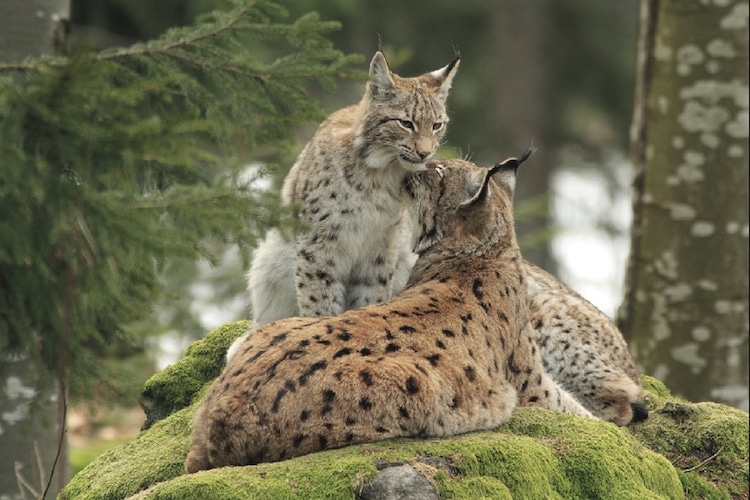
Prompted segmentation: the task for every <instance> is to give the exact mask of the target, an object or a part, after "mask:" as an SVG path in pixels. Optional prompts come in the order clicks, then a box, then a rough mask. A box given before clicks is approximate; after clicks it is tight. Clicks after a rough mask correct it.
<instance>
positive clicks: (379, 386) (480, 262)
mask: <svg viewBox="0 0 750 500" xmlns="http://www.w3.org/2000/svg"><path fill="white" fill-rule="evenodd" d="M523 159H525V156H524V157H522V158H521V159H520V160H515V159H511V160H506V161H505V162H503V163H501V164H499V165H496V166H495V167H493V168H492V169H484V168H480V167H477V166H475V165H472V164H471V163H468V162H466V161H463V160H458V159H454V160H448V161H445V162H434V163H431V164H429V166H428V168H427V169H426V170H424V171H420V172H416V173H413V174H410V175H409V177H408V179H407V180H406V185H405V191H406V193H407V196H410V197H412V198H413V199H414V201H415V202H416V205H417V211H418V220H419V223H420V228H421V230H420V234H419V238H418V243H417V253H418V254H419V259H418V260H417V262H416V265H415V266H414V270H413V272H412V275H411V277H410V278H409V282H408V284H407V286H406V289H405V290H404V291H403V292H402V293H401V294H400V295H399V296H397V297H395V298H393V299H391V300H389V301H387V302H384V303H382V304H376V305H371V306H368V307H364V308H361V309H356V310H349V311H346V312H344V313H343V314H341V315H338V316H333V317H326V318H289V319H285V320H280V321H276V322H273V323H270V324H267V325H265V326H261V327H259V328H258V329H256V330H255V331H254V332H253V334H252V335H251V336H250V337H249V338H247V339H245V341H244V343H243V344H242V345H241V346H240V347H239V349H238V352H237V355H236V356H235V357H234V358H233V359H232V360H231V361H230V362H229V364H228V365H227V366H226V367H225V369H224V371H223V372H222V374H221V376H220V377H219V379H218V380H217V381H216V382H215V383H214V385H213V386H212V388H211V390H210V391H209V394H208V396H207V399H206V401H205V403H204V404H203V406H202V407H201V408H200V409H199V410H198V412H197V413H196V417H195V420H194V423H193V441H192V446H191V449H190V452H189V454H188V457H187V461H186V464H185V465H186V469H187V471H188V472H196V471H199V470H202V469H209V468H213V467H222V466H228V465H246V464H255V463H259V462H268V461H277V460H283V459H286V458H290V457H294V456H298V455H304V454H306V453H311V452H314V451H318V450H323V449H328V448H337V447H341V446H345V445H348V444H356V443H364V442H369V441H376V440H380V439H386V438H392V437H396V436H449V435H454V434H458V433H463V432H468V431H472V430H477V429H488V428H491V427H495V426H497V425H499V424H501V423H502V422H504V421H506V420H507V419H508V418H509V417H510V415H511V412H512V411H513V409H514V407H515V406H516V405H522V406H540V407H544V408H548V409H551V410H558V411H564V412H569V413H573V414H577V415H580V416H585V417H592V415H591V414H590V413H589V412H588V410H586V409H585V408H583V407H582V406H581V405H580V404H579V403H578V402H577V401H576V400H575V399H574V398H573V397H572V396H570V395H569V394H568V393H567V392H566V391H565V390H563V389H562V388H560V387H559V386H558V385H557V384H556V383H555V382H554V381H553V380H552V379H551V378H550V377H549V376H548V375H547V374H546V373H545V372H544V369H543V367H542V361H541V357H540V351H539V349H538V347H537V345H536V343H535V341H534V334H533V331H532V329H531V325H530V322H529V307H528V300H527V296H526V290H525V288H524V280H525V271H524V269H525V265H524V263H523V259H522V258H521V253H520V251H519V249H518V245H517V243H516V239H515V232H514V228H513V210H512V200H511V198H512V194H513V189H514V185H515V175H516V168H517V166H518V164H519V163H520V162H521V161H523Z"/></svg>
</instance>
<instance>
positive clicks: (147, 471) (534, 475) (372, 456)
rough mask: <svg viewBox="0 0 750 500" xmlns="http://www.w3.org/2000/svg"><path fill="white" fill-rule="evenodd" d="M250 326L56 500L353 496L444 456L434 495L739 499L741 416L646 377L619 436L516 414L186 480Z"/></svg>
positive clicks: (435, 472)
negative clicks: (398, 470)
mask: <svg viewBox="0 0 750 500" xmlns="http://www.w3.org/2000/svg"><path fill="white" fill-rule="evenodd" d="M246 328H247V323H246V322H240V323H233V324H231V325H227V326H225V327H223V328H221V329H219V330H217V331H215V332H212V333H211V334H210V335H209V336H207V337H206V338H205V339H203V340H202V341H199V342H197V343H195V344H193V346H191V348H190V350H189V351H188V353H187V354H186V356H185V358H184V359H183V360H182V361H180V362H179V363H177V364H175V365H173V366H172V367H170V368H171V369H167V370H164V371H163V372H161V373H160V374H157V375H155V376H154V377H153V378H152V379H151V380H150V381H149V383H150V387H151V390H152V391H154V392H152V394H155V395H158V399H155V400H154V401H158V403H159V404H160V405H164V406H165V408H167V403H168V405H169V408H171V410H170V411H169V412H168V413H171V414H170V416H168V417H167V418H165V419H163V420H161V421H159V422H157V423H156V424H155V425H153V427H151V428H150V429H148V430H146V431H144V432H142V433H141V434H140V435H139V436H138V437H137V438H136V439H134V440H133V441H131V442H129V443H127V444H125V445H122V446H120V447H118V448H116V449H114V450H112V451H110V452H107V453H105V454H104V455H102V456H100V457H99V458H97V459H96V460H94V462H93V463H91V464H90V465H89V466H88V467H86V468H85V469H84V470H83V471H82V472H80V473H79V474H77V475H76V476H75V477H74V478H73V480H72V481H71V482H70V484H69V485H68V486H67V488H66V489H65V491H64V492H63V493H62V494H61V497H60V498H61V499H69V498H75V499H84V500H85V499H89V498H90V499H94V498H96V499H102V500H107V499H115V498H116V499H121V498H133V499H178V498H179V499H185V500H191V499H205V498H211V499H217V500H221V499H235V498H236V499H240V498H242V499H245V498H251V499H252V498H314V499H325V498H354V497H355V495H356V494H357V493H358V492H359V491H360V490H361V488H362V487H363V485H364V484H365V483H366V482H368V481H369V480H371V479H372V478H373V477H374V476H375V474H376V473H377V471H376V469H375V467H374V465H373V461H375V460H386V461H389V462H409V463H414V462H415V461H416V459H418V458H420V457H426V456H431V457H443V458H445V459H446V460H447V461H448V462H449V464H450V465H451V466H452V467H453V468H454V469H455V471H457V473H456V474H455V475H454V474H452V473H451V474H448V473H446V471H444V470H442V469H435V468H431V467H430V466H427V465H424V464H416V466H417V467H418V468H419V470H420V471H422V472H423V473H424V474H425V475H426V476H427V477H428V478H430V479H431V481H432V482H433V484H435V486H436V488H437V490H438V492H439V494H440V495H441V497H442V498H452V499H470V498H471V499H474V498H492V499H506V498H508V499H510V498H514V499H523V498H528V499H537V498H551V499H566V500H567V499H576V498H582V499H583V498H600V499H617V500H620V499H638V500H641V499H667V498H729V497H730V494H731V496H732V497H739V498H743V497H744V498H747V495H748V484H747V481H748V475H747V469H748V446H747V443H748V417H747V414H746V413H744V412H741V411H739V410H735V409H732V408H728V407H726V406H722V405H718V404H713V403H700V404H691V403H687V402H681V401H679V400H677V399H676V398H673V397H672V396H671V394H670V393H669V391H668V389H667V388H666V387H664V385H663V384H661V383H660V382H658V381H656V380H654V379H651V378H650V377H644V387H645V389H646V398H645V400H646V403H647V405H648V406H649V409H650V411H651V416H650V418H649V419H648V420H647V421H645V422H642V423H638V424H635V425H632V426H629V427H627V428H619V427H617V426H615V425H613V424H610V423H606V422H600V421H594V420H588V419H582V418H578V417H574V416H570V415H563V414H559V413H554V412H549V411H545V410H541V409H530V408H519V409H517V410H516V411H515V412H514V414H513V418H512V419H511V420H510V421H509V422H508V423H506V424H505V425H503V426H501V427H499V428H498V429H494V430H491V431H485V432H475V433H469V434H465V435H461V436H455V437H452V438H444V439H426V440H418V439H396V440H391V441H381V442H376V443H369V444H365V445H360V446H352V447H347V448H342V449H339V450H330V451H325V452H320V453H314V454H311V455H306V456H303V457H298V458H295V459H292V460H287V461H284V462H278V463H272V464H260V465H256V466H247V467H227V468H222V469H215V470H211V471H204V472H200V473H197V474H191V475H185V474H184V460H185V457H186V455H187V451H188V448H189V446H190V422H191V419H192V415H193V413H194V411H195V409H196V408H197V405H198V404H199V403H200V400H201V397H202V396H203V395H204V394H205V390H206V388H207V387H208V385H209V382H211V381H212V380H213V377H215V376H216V375H213V376H212V375H211V374H212V373H216V374H218V371H219V370H220V368H221V366H223V356H224V352H225V351H226V348H227V347H228V346H229V345H230V344H231V342H232V341H233V339H234V338H236V337H237V336H238V335H240V334H241V333H242V332H244V331H245V329H246ZM211 363H214V365H218V366H219V368H218V369H217V368H216V366H210V365H211ZM183 372H186V373H188V375H186V374H185V373H183ZM157 389H158V390H157ZM186 402H187V403H186ZM188 403H192V406H190V407H187V408H182V407H184V406H186V405H187V404H188ZM181 408H182V409H181ZM165 411H167V410H165ZM670 462H671V463H670Z"/></svg>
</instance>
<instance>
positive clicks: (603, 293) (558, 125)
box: [3, 0, 747, 472]
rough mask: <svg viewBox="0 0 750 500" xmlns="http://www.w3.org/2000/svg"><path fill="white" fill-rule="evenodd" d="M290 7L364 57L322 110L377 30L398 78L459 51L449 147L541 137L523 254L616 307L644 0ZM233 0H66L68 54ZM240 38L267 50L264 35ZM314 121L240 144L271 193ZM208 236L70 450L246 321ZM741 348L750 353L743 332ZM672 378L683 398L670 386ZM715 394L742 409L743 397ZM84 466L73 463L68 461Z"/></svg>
mask: <svg viewBox="0 0 750 500" xmlns="http://www.w3.org/2000/svg"><path fill="white" fill-rule="evenodd" d="M3 1H4V0H3ZM284 5H285V6H286V7H287V8H288V10H289V13H290V15H289V19H295V18H297V17H299V16H301V15H303V14H306V13H308V12H310V11H317V12H319V13H320V16H321V18H322V19H323V20H336V21H340V22H341V29H340V30H337V31H334V32H332V33H330V34H329V35H327V38H329V39H330V40H331V41H332V43H333V46H334V47H335V48H337V49H339V50H341V51H343V52H345V53H347V54H361V56H362V57H361V59H360V60H361V63H360V64H359V65H357V66H356V69H358V70H361V71H362V74H360V75H359V78H357V77H350V78H347V79H343V80H340V81H338V82H337V85H336V90H335V92H330V91H329V90H326V89H322V88H319V87H314V88H311V89H310V91H311V92H313V94H312V96H313V97H314V98H315V99H317V100H319V101H321V102H322V103H323V106H324V108H325V109H326V110H327V111H333V110H335V109H338V108H341V107H343V106H346V105H349V104H352V103H354V102H356V101H358V100H359V98H360V97H361V95H362V92H363V88H364V84H363V79H362V78H363V77H364V71H365V70H366V68H367V61H369V59H370V57H371V56H372V54H373V53H374V51H375V50H376V49H377V47H378V39H379V38H381V39H382V41H383V48H384V52H385V54H386V56H387V58H388V61H389V63H390V65H391V68H392V69H393V70H394V71H395V72H396V73H398V74H400V75H402V76H414V75H417V74H421V73H423V72H426V71H430V70H433V69H436V68H439V67H442V66H444V65H445V64H447V63H448V62H449V61H450V60H451V59H452V58H453V56H454V50H459V51H460V52H461V55H462V61H461V68H460V70H459V72H458V74H457V77H456V80H455V81H454V84H453V89H452V91H451V95H450V97H449V101H448V107H449V113H450V116H451V124H450V126H449V129H448V134H447V142H446V144H445V147H444V149H443V150H442V151H441V153H440V154H443V155H447V156H450V155H461V156H464V157H468V158H470V159H471V160H472V161H474V162H476V163H478V164H484V165H489V164H492V163H495V162H497V161H498V160H501V159H504V158H506V157H508V156H515V155H518V154H519V153H520V152H522V151H523V150H525V148H527V147H528V146H529V145H530V144H533V145H534V146H535V147H536V148H537V153H536V154H535V156H534V159H533V161H532V162H530V163H529V164H528V166H525V167H524V168H525V170H524V171H523V175H522V176H521V180H520V182H519V185H518V189H517V198H516V206H517V218H518V226H519V227H518V233H519V237H520V239H521V244H522V247H523V251H524V253H525V255H526V257H527V258H529V259H530V260H532V261H533V262H535V263H537V264H538V265H540V266H542V267H544V268H545V269H547V270H549V271H550V272H552V273H554V274H556V275H557V276H559V277H560V278H561V279H562V280H563V281H564V282H566V283H567V284H569V285H570V286H572V287H573V288H574V289H575V290H577V291H578V292H579V293H581V294H582V295H583V296H584V297H586V298H587V299H589V300H590V301H592V302H593V303H594V304H595V305H597V306H598V307H599V308H600V309H602V310H603V311H604V312H605V313H607V314H608V315H609V316H611V317H613V318H614V317H615V316H616V314H617V308H618V306H619V305H620V303H621V302H622V300H623V294H624V281H625V272H626V261H627V256H628V251H629V245H630V241H631V235H630V227H631V219H632V212H633V209H632V204H631V184H632V182H633V165H632V160H631V153H630V148H631V144H630V138H629V129H630V125H631V121H632V118H633V109H634V95H635V79H636V54H637V41H638V31H639V1H638V0H623V1H620V2H594V1H590V0H568V1H566V2H559V1H555V0H532V1H529V0H504V1H501V2H485V1H480V0H464V1H462V2H454V1H449V0H430V1H429V2H428V1H426V0H412V1H410V2H402V1H396V0H381V1H377V2H375V1H356V0H326V1H325V2H322V1H314V0H298V1H290V2H286V3H284ZM229 7H231V5H230V3H229V2H226V1H222V0H162V1H160V2H144V1H132V0H72V2H71V18H70V24H69V27H68V28H69V32H68V45H69V49H68V50H69V53H71V54H72V53H74V52H75V51H76V48H77V47H78V46H79V45H80V44H82V43H84V42H85V41H92V42H93V44H94V47H95V48H96V49H97V50H103V49H107V48H113V47H127V46H131V45H132V44H134V43H137V42H144V41H148V40H152V39H155V38H158V37H159V36H160V35H162V34H163V33H164V32H165V31H166V30H168V29H169V28H172V27H175V26H187V25H191V24H192V23H193V22H194V20H195V19H196V17H197V16H199V15H200V14H203V13H206V12H210V11H212V10H216V9H226V8H229ZM245 49H246V50H247V51H249V52H252V51H255V50H258V51H260V50H267V49H265V48H263V44H262V43H259V45H258V47H254V46H247V47H245ZM745 50H746V49H745ZM350 76H351V75H350ZM745 85H746V83H745ZM317 125H318V122H317V121H314V120H310V121H309V123H307V124H306V125H303V126H300V127H299V128H298V129H295V135H296V136H297V141H296V144H295V146H294V147H292V148H291V149H290V150H289V151H287V152H285V153H279V152H278V149H279V148H270V147H268V148H264V147H263V146H262V145H259V147H257V148H256V149H254V150H252V151H245V154H244V157H243V158H242V161H243V162H244V163H245V164H247V166H248V167H247V174H248V175H252V172H253V171H255V169H257V167H258V166H260V165H267V164H274V165H278V169H277V172H276V173H275V176H274V178H273V179H272V180H271V181H270V182H269V185H270V186H272V188H278V187H279V186H280V184H281V180H282V179H283V176H284V174H285V173H286V171H287V170H288V168H289V167H290V166H291V165H292V163H293V162H294V159H295V157H296V155H297V153H298V152H299V151H300V150H301V148H302V147H303V146H304V144H305V142H306V141H307V140H308V139H309V138H310V137H311V136H312V134H313V132H314V130H315V128H316V127H317ZM239 148H240V153H241V156H242V147H241V146H239ZM744 154H745V155H747V153H746V151H745V152H744ZM217 168H218V167H217ZM214 175H215V176H219V175H220V172H218V171H217V172H215V174H214ZM744 230H745V231H747V226H745V229H744ZM205 245H206V247H209V248H210V250H211V252H212V253H213V254H215V255H218V256H219V257H220V258H219V259H217V260H215V261H214V262H209V261H208V260H202V261H197V262H196V261H195V260H193V259H191V258H186V259H169V260H168V261H166V262H165V263H164V267H163V269H162V274H161V278H160V279H161V280H162V282H163V287H164V292H165V293H163V294H162V296H160V297H159V299H158V301H157V303H155V305H154V309H153V314H152V315H151V316H150V317H148V318H146V319H141V320H139V321H137V322H131V323H129V324H128V325H126V331H127V334H128V338H129V342H126V343H122V342H117V343H113V344H112V345H110V346H108V349H107V352H106V353H103V359H104V362H105V363H107V364H108V365H109V367H110V368H111V369H112V371H113V372H114V373H120V374H122V376H121V377H120V378H119V379H118V380H117V381H116V385H117V387H116V390H115V391H107V392H102V393H101V394H97V395H96V396H97V397H94V398H91V399H90V400H89V401H85V402H83V403H78V404H77V406H76V411H75V412H73V413H72V414H71V415H69V423H70V426H71V429H72V433H71V443H72V448H73V449H74V451H75V449H76V448H81V447H84V446H85V447H87V449H88V450H90V453H92V454H97V453H99V452H100V451H101V448H97V447H96V446H94V447H91V440H90V439H86V438H85V436H86V435H87V434H88V435H90V436H94V437H95V440H101V439H106V440H111V439H113V438H117V437H118V431H117V430H116V429H119V428H120V427H122V425H123V420H125V421H126V422H125V424H124V425H126V426H127V428H128V429H130V431H131V432H136V431H137V427H138V426H139V425H140V424H141V422H142V420H141V417H142V414H141V413H140V410H138V409H137V399H138V394H139V390H140V388H141V386H142V384H143V382H144V381H145V380H146V378H148V377H149V376H150V375H151V374H153V373H154V372H155V371H157V370H159V369H161V368H163V367H164V366H165V365H166V364H169V363H172V362H174V361H175V360H177V359H179V357H180V356H181V355H182V353H183V351H184V349H185V348H186V347H187V346H188V345H189V344H190V343H191V342H193V341H194V340H196V339H199V338H201V337H203V336H204V335H205V334H206V333H207V332H208V331H210V330H211V329H213V328H215V327H217V326H219V325H221V324H223V323H227V322H230V321H234V320H237V319H244V318H247V317H249V310H248V307H247V297H246V294H245V281H244V273H245V270H246V268H247V257H248V252H247V250H248V249H247V248H246V249H245V250H246V251H245V252H244V253H243V252H242V248H239V249H238V247H237V245H234V244H232V243H231V242H221V241H206V242H205ZM745 253H746V250H745ZM745 283H746V278H745ZM744 300H745V302H746V300H747V294H746V292H745V297H744ZM744 314H745V315H746V314H747V312H746V311H745V312H744ZM735 347H737V348H739V349H745V350H746V349H747V339H746V333H745V337H744V340H743V341H742V343H741V345H739V346H735ZM746 359H747V358H745V360H746ZM636 361H638V360H637V359H636ZM680 369H684V370H688V366H680V365H679V363H676V367H675V371H678V370H680ZM744 370H745V373H747V366H746V365H745V366H744ZM678 377H679V375H678ZM670 388H671V389H673V390H674V392H675V393H676V394H678V395H679V394H682V393H683V391H682V389H681V388H680V387H676V386H674V384H673V385H671V386H670ZM745 388H746V383H745ZM688 392H689V391H688ZM735 396H736V395H735ZM709 397H710V396H706V397H705V399H708V398H709ZM714 399H716V400H720V401H722V400H721V399H720V398H714ZM738 401H739V402H738ZM722 402H726V403H728V404H734V405H737V406H740V407H742V408H743V409H745V410H747V407H746V405H747V397H745V398H744V399H742V398H740V399H737V398H736V397H733V398H727V399H726V400H723V401H722ZM743 405H744V406H743ZM132 408H136V409H135V410H128V409H132ZM104 428H106V429H107V431H106V432H105V433H102V432H101V430H102V429H104ZM126 437H127V436H126ZM76 439H79V440H78V441H76ZM113 443H114V441H109V442H108V443H106V444H105V445H104V446H111V445H112V444H113ZM85 461H86V458H85V457H84V458H79V459H78V465H76V464H75V463H74V471H73V472H75V468H76V467H80V465H81V464H83V463H85ZM74 462H76V460H75V459H74Z"/></svg>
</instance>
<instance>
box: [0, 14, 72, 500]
mask: <svg viewBox="0 0 750 500" xmlns="http://www.w3.org/2000/svg"><path fill="white" fill-rule="evenodd" d="M69 11H70V0H33V1H32V0H1V1H0V61H3V62H20V61H22V60H23V59H25V58H27V57H38V56H41V55H51V54H55V55H65V52H66V47H65V41H66V35H67V26H68V24H67V19H68V15H69ZM29 335H33V333H31V332H30V333H29ZM4 355H5V354H4ZM6 356H7V355H6ZM6 361H7V362H6V363H4V365H5V370H4V371H3V372H2V373H0V388H2V390H1V391H0V450H2V459H0V464H2V466H0V497H2V498H8V499H16V498H18V499H20V498H42V497H43V496H44V497H45V498H55V497H56V496H57V493H58V492H59V491H60V490H61V489H62V487H63V486H64V485H65V484H66V482H67V480H68V479H69V475H70V472H69V467H68V461H69V460H68V449H67V440H66V436H65V434H64V432H63V430H64V425H65V421H64V415H65V411H64V398H62V397H60V394H59V393H55V397H53V398H50V399H46V400H45V401H43V402H42V403H41V404H40V405H39V406H38V407H34V408H33V411H32V412H31V413H29V410H30V409H31V408H30V406H29V405H30V403H31V401H32V400H33V399H34V398H35V397H36V392H35V391H34V389H32V388H33V387H36V379H35V377H36V374H35V373H34V369H33V365H32V364H31V362H30V361H29V360H28V358H27V357H24V356H20V357H17V358H13V359H7V360H6ZM53 468H54V469H53ZM40 469H41V470H40ZM53 470H54V475H53V477H52V478H50V473H51V472H52V471H53ZM48 485H49V487H48ZM45 490H46V491H47V493H46V496H45V495H44V492H45ZM22 492H23V493H22Z"/></svg>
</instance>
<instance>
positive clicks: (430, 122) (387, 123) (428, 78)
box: [357, 51, 460, 171]
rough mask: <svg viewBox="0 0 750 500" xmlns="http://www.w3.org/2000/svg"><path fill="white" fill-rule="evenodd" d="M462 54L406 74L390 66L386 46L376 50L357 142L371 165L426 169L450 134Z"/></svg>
mask: <svg viewBox="0 0 750 500" xmlns="http://www.w3.org/2000/svg"><path fill="white" fill-rule="evenodd" d="M459 58H460V56H458V55H457V56H456V58H455V59H454V60H453V61H452V62H451V63H450V64H448V65H447V66H445V67H444V68H441V69H438V70H436V71H433V72H431V73H426V74H424V75H421V76H418V77H415V78H401V77H400V76H398V75H397V74H395V73H393V72H392V71H391V70H390V68H389V67H388V62H387V61H386V60H385V56H384V55H383V53H382V52H380V51H378V52H376V53H375V56H374V57H373V58H372V62H371V63H370V81H369V82H368V84H367V91H366V92H365V96H364V98H363V102H362V105H363V107H364V115H363V117H362V123H361V125H360V127H359V130H358V131H357V145H358V147H359V148H360V153H361V155H362V157H363V158H365V163H366V164H367V166H369V167H371V168H385V167H388V166H389V165H393V164H395V165H400V166H401V167H403V168H404V169H405V170H407V171H418V170H423V169H424V164H425V162H426V161H428V160H429V159H430V158H431V157H432V155H433V154H434V153H435V151H436V150H437V148H438V146H439V145H440V141H441V140H442V138H443V136H444V135H445V130H446V126H447V125H448V115H447V113H446V110H445V101H446V99H447V97H448V90H449V89H450V87H451V82H452V81H453V76H454V75H455V74H456V70H457V69H458V65H459V60H460V59H459Z"/></svg>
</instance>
